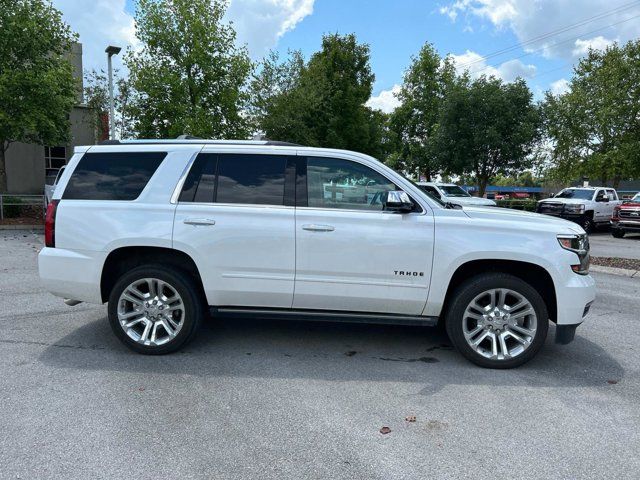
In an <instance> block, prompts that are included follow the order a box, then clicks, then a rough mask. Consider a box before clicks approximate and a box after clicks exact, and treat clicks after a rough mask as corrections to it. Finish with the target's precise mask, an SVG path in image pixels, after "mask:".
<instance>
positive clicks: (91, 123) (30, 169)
mask: <svg viewBox="0 0 640 480" xmlns="http://www.w3.org/2000/svg"><path fill="white" fill-rule="evenodd" d="M70 61H71V63H72V65H73V72H74V76H75V77H76V78H77V79H78V80H79V82H80V85H81V86H82V44H80V43H74V44H73V46H72V49H71V53H70ZM82 91H83V89H82V88H81V89H80V91H79V92H78V100H77V104H76V105H75V106H74V107H73V108H72V110H71V112H69V121H70V123H71V141H70V142H69V144H67V145H49V146H42V145H32V144H27V143H19V142H16V143H12V144H11V146H10V147H9V149H8V150H7V152H6V157H5V159H6V171H7V191H8V192H9V193H15V194H23V195H27V194H33V195H42V193H43V190H44V184H45V175H46V173H47V170H49V174H50V175H51V174H52V173H53V174H55V169H59V168H60V167H62V166H63V165H65V164H66V163H67V161H68V160H69V158H71V155H73V147H75V146H76V145H91V144H94V143H96V139H97V134H96V125H95V120H94V118H95V117H94V116H93V112H92V111H91V109H89V108H88V107H87V106H86V105H85V104H84V98H83V94H82ZM51 169H54V170H51Z"/></svg>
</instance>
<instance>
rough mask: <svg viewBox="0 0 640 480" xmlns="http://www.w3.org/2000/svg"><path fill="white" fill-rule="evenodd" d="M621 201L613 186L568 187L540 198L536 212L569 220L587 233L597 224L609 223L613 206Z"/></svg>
mask: <svg viewBox="0 0 640 480" xmlns="http://www.w3.org/2000/svg"><path fill="white" fill-rule="evenodd" d="M621 203H622V201H621V200H620V199H619V198H618V192H616V191H615V190H614V189H613V188H605V187H569V188H565V189H564V190H562V191H560V192H559V193H557V194H556V195H555V196H554V197H552V198H547V199H545V200H540V201H539V202H538V205H537V207H536V212H538V213H544V214H545V215H552V216H554V217H561V218H565V219H567V220H571V221H573V222H575V223H577V224H579V225H580V226H581V227H582V228H584V230H585V231H586V232H587V233H589V232H591V231H593V230H594V229H595V228H596V227H597V226H599V225H609V223H610V220H611V217H612V216H613V210H614V208H615V207H617V206H618V205H620V204H621Z"/></svg>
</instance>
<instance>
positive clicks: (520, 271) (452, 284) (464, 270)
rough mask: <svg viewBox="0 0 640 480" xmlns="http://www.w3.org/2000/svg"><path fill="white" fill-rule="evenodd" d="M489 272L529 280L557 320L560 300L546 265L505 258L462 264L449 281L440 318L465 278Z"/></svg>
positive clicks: (550, 316)
mask: <svg viewBox="0 0 640 480" xmlns="http://www.w3.org/2000/svg"><path fill="white" fill-rule="evenodd" d="M489 272H500V273H508V274H510V275H513V276H514V277H518V278H520V279H521V280H523V281H525V282H527V283H528V284H529V285H531V286H532V287H533V288H535V289H536V290H537V291H538V293H540V295H541V296H542V299H543V300H544V302H545V304H546V306H547V311H548V312H549V318H550V319H551V320H552V321H553V322H555V321H556V319H557V315H558V302H557V298H556V289H555V284H554V282H553V277H552V276H551V274H550V273H549V272H548V271H547V270H546V269H545V268H544V267H541V266H540V265H536V264H535V263H530V262H524V261H520V260H504V259H482V260H471V261H468V262H466V263H463V264H462V265H460V266H459V267H458V268H457V269H456V271H455V272H454V273H453V276H452V277H451V280H450V281H449V286H448V287H447V292H446V294H445V300H444V304H443V306H442V313H441V315H440V319H441V320H442V319H444V318H445V315H446V312H447V309H448V308H449V305H450V303H451V301H452V298H453V295H454V293H455V291H456V289H457V288H458V287H459V286H460V285H461V284H462V283H463V282H464V281H465V280H467V279H469V278H471V277H473V276H475V275H478V274H480V273H489Z"/></svg>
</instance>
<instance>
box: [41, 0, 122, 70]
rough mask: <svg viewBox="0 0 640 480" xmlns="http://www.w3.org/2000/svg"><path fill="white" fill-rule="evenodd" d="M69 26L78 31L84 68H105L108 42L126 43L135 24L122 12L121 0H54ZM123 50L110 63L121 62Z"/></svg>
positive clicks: (110, 43)
mask: <svg viewBox="0 0 640 480" xmlns="http://www.w3.org/2000/svg"><path fill="white" fill-rule="evenodd" d="M53 5H54V6H55V7H56V8H57V9H58V10H60V11H61V12H62V14H63V18H64V20H65V22H67V23H68V24H69V25H70V27H71V30H73V31H74V32H76V33H78V35H79V36H80V42H81V43H82V50H83V64H84V68H85V70H89V69H92V68H95V69H96V70H100V69H103V70H106V69H107V54H106V53H104V49H105V48H107V46H108V45H117V46H119V47H123V48H124V47H127V46H129V45H133V44H134V42H135V35H134V33H135V27H134V21H133V18H132V17H131V15H129V14H128V13H126V12H125V10H124V6H125V0H93V1H91V2H79V1H77V0H54V1H53ZM122 54H124V51H123V52H122V53H121V54H120V55H119V56H117V57H115V58H114V66H115V67H116V68H118V67H119V66H120V65H121V58H122Z"/></svg>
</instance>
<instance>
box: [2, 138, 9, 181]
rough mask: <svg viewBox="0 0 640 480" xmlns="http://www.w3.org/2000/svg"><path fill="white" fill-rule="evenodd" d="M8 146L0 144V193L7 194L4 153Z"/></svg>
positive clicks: (3, 143)
mask: <svg viewBox="0 0 640 480" xmlns="http://www.w3.org/2000/svg"><path fill="white" fill-rule="evenodd" d="M8 146H9V145H8V144H7V143H5V142H4V141H2V142H0V193H7V166H6V161H5V158H6V157H5V152H6V151H7V148H8Z"/></svg>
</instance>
